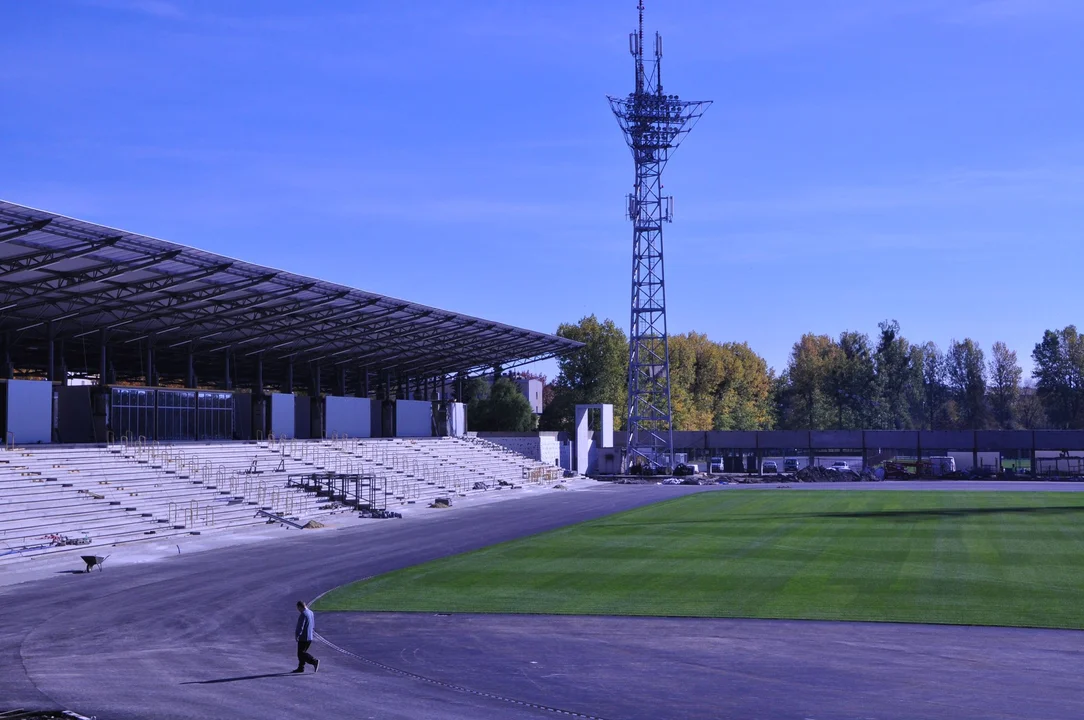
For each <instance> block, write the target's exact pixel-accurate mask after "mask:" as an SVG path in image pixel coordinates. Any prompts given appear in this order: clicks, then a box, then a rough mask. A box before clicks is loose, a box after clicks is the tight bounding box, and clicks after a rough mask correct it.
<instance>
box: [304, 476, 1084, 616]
mask: <svg viewBox="0 0 1084 720" xmlns="http://www.w3.org/2000/svg"><path fill="white" fill-rule="evenodd" d="M1082 519H1084V495H1078V494H1075V493H978V492H937V493H929V492H927V493H921V492H892V491H867V492H862V493H854V492H846V491H826V492H802V493H796V492H794V493H768V492H756V493H754V492H720V493H705V494H700V495H695V496H689V497H686V498H681V499H676V500H672V501H668V502H665V503H660V504H658V505H653V506H648V507H643V508H638V509H636V510H632V511H629V512H626V513H622V514H620V515H615V516H611V517H608V518H603V519H600V520H595V521H592V522H588V523H583V524H581V525H577V526H572V527H568V528H562V529H560V530H555V531H552V532H549V533H545V534H542V535H538V536H535V537H532V538H527V539H524V540H519V541H515V542H510V543H504V544H500V545H496V546H493V547H490V548H485V549H483V550H478V551H475V552H472V553H468V554H465V555H460V556H456V557H452V558H446V559H444V560H439V561H436V562H433V563H427V564H425V565H421V566H418V567H415V568H408V569H406V570H402V571H398V572H395V573H390V574H388V575H385V576H381V577H377V578H372V579H370V580H367V581H365V582H362V583H356V584H353V585H349V586H346V587H343V588H340V589H338V590H335V591H333V592H331V593H329V594H328V595H326V596H325V597H324V598H323V599H322V600H321V601H320V603H319V606H320V609H322V610H386V611H421V612H489V613H554V614H607V615H638V616H642V615H668V616H704V617H763V618H808V619H830V620H872V621H895V622H930V623H963V624H977V625H1020V626H1029V627H1064V628H1078V629H1084V607H1082V604H1081V603H1080V602H1079V598H1080V597H1081V593H1082V592H1084V523H1082V522H1081V520H1082Z"/></svg>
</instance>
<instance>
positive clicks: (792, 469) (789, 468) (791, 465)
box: [783, 458, 798, 473]
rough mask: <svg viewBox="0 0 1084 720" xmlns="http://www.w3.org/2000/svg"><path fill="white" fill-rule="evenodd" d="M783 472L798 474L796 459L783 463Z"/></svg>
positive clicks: (789, 459)
mask: <svg viewBox="0 0 1084 720" xmlns="http://www.w3.org/2000/svg"><path fill="white" fill-rule="evenodd" d="M783 472H785V473H796V472H798V458H787V459H786V460H784V461H783Z"/></svg>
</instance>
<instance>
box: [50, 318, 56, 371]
mask: <svg viewBox="0 0 1084 720" xmlns="http://www.w3.org/2000/svg"><path fill="white" fill-rule="evenodd" d="M48 327H49V373H48V378H49V382H53V381H54V380H56V328H55V327H54V325H53V321H52V320H50V321H49V322H48Z"/></svg>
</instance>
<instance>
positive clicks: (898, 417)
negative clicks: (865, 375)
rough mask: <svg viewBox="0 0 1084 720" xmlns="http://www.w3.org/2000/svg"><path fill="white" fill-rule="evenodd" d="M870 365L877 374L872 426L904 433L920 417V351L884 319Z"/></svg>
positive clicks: (896, 327) (880, 324) (894, 325)
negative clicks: (873, 366)
mask: <svg viewBox="0 0 1084 720" xmlns="http://www.w3.org/2000/svg"><path fill="white" fill-rule="evenodd" d="M877 327H878V328H879V329H880V331H881V335H880V337H879V338H878V340H877V349H876V350H875V351H874V354H873V362H874V365H875V366H876V372H877V389H876V391H875V392H874V398H875V403H876V408H875V412H874V417H873V423H872V424H871V427H879V428H884V429H888V430H906V429H909V428H912V427H914V426H915V416H916V414H917V415H918V419H919V422H921V416H922V408H921V404H922V358H923V355H922V349H921V348H920V347H918V346H913V345H911V344H910V343H908V342H907V338H905V337H903V335H901V334H900V324H899V323H898V322H896V321H895V320H884V321H882V322H880V323H878V325H877Z"/></svg>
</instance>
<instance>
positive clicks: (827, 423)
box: [780, 333, 840, 430]
mask: <svg viewBox="0 0 1084 720" xmlns="http://www.w3.org/2000/svg"><path fill="white" fill-rule="evenodd" d="M839 354H840V349H839V345H837V344H836V342H835V341H834V340H833V339H832V338H830V337H828V336H827V335H814V334H813V333H806V334H805V335H803V336H802V339H801V340H799V341H798V342H796V343H794V348H793V349H792V350H791V353H790V361H789V362H788V363H787V369H786V372H785V374H784V377H785V390H784V393H783V396H782V397H780V401H781V403H780V404H781V408H780V409H781V411H782V415H781V417H780V422H781V424H782V425H783V427H784V428H785V429H809V430H812V429H816V428H826V427H831V425H832V424H833V406H832V403H831V398H830V397H829V396H828V391H829V373H830V372H831V370H832V367H833V366H834V365H835V364H836V363H837V362H838V357H839Z"/></svg>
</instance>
